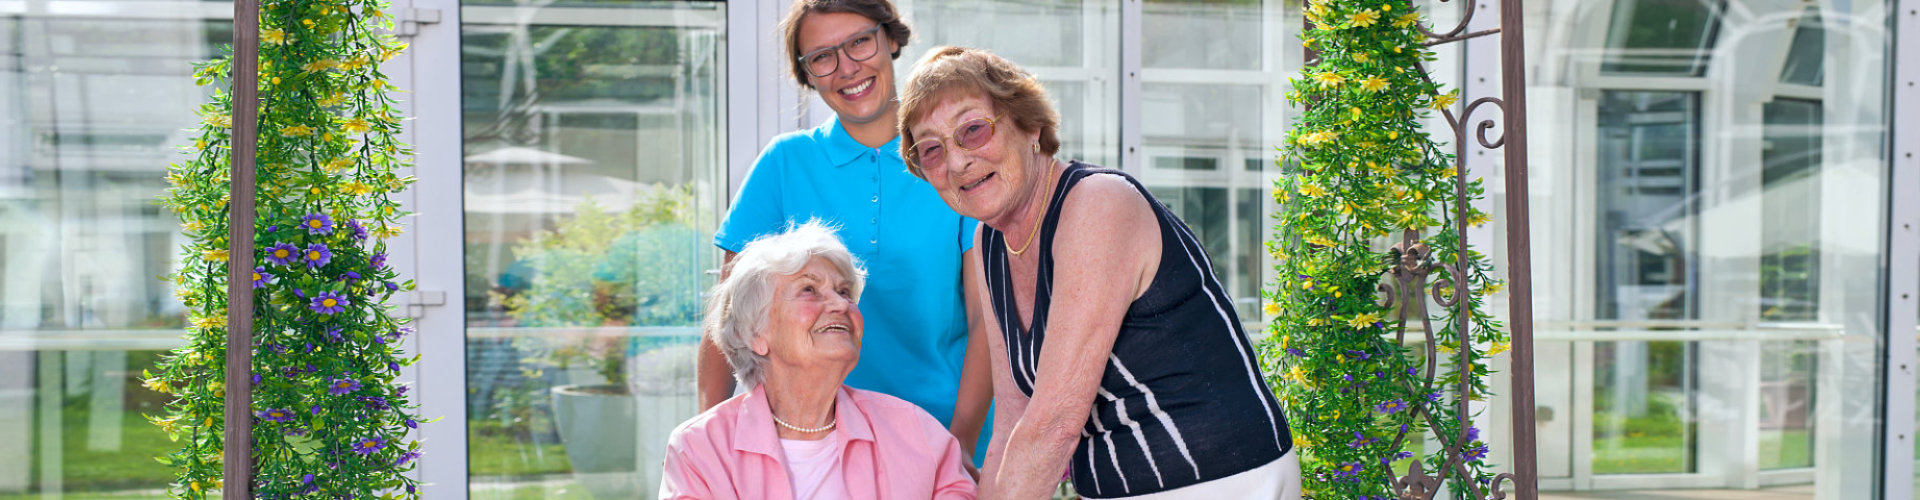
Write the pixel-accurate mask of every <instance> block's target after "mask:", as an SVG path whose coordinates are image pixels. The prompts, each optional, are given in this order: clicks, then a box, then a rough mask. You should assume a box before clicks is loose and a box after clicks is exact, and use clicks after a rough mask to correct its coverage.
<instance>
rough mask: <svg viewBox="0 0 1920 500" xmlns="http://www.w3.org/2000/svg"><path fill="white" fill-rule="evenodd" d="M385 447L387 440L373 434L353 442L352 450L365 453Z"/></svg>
mask: <svg viewBox="0 0 1920 500" xmlns="http://www.w3.org/2000/svg"><path fill="white" fill-rule="evenodd" d="M386 447H387V440H386V439H382V438H380V437H379V436H374V437H370V438H366V439H362V440H359V441H354V442H353V452H354V453H359V454H361V455H365V454H368V453H373V452H376V451H380V449H381V448H386Z"/></svg>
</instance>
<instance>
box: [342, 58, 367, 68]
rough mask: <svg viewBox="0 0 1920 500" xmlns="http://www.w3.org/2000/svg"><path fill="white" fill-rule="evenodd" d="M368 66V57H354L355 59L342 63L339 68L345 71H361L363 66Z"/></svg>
mask: <svg viewBox="0 0 1920 500" xmlns="http://www.w3.org/2000/svg"><path fill="white" fill-rule="evenodd" d="M366 65H367V56H358V57H354V58H353V59H348V60H345V61H341V62H340V64H339V68H340V69H343V70H356V69H360V67H361V66H366Z"/></svg>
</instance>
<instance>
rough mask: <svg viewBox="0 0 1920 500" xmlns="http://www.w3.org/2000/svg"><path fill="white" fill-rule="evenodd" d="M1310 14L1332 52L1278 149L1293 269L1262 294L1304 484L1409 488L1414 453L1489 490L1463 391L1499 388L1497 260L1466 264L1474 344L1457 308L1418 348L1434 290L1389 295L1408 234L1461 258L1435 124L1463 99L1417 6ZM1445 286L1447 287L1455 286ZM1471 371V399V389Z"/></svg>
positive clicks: (1274, 373)
mask: <svg viewBox="0 0 1920 500" xmlns="http://www.w3.org/2000/svg"><path fill="white" fill-rule="evenodd" d="M1306 16H1307V18H1308V20H1310V21H1311V22H1312V24H1313V27H1312V28H1311V29H1310V30H1308V31H1307V32H1306V34H1305V36H1304V37H1303V38H1304V42H1305V46H1307V47H1309V48H1312V49H1314V50H1317V51H1318V52H1319V55H1320V60H1319V62H1318V63H1317V64H1314V65H1311V66H1308V67H1306V68H1305V69H1304V70H1303V71H1302V77H1301V78H1296V79H1294V80H1293V81H1292V92H1290V93H1288V94H1287V98H1288V100H1290V101H1292V102H1293V103H1295V104H1296V105H1299V106H1300V107H1301V108H1302V109H1303V111H1304V113H1303V114H1302V116H1301V118H1300V119H1299V120H1298V122H1296V124H1295V125H1294V128H1293V130H1292V131H1291V132H1289V134H1288V136H1287V139H1286V144H1285V145H1283V146H1282V148H1281V149H1282V156H1281V158H1280V160H1279V164H1280V166H1281V169H1282V172H1283V175H1282V177H1281V178H1280V180H1278V181H1277V182H1276V183H1275V186H1274V191H1273V196H1274V199H1275V201H1276V202H1278V203H1279V204H1280V206H1281V210H1280V212H1279V213H1278V214H1276V215H1275V216H1274V218H1275V219H1276V224H1275V231H1276V233H1275V238H1274V239H1273V241H1271V242H1269V243H1268V251H1269V252H1270V253H1271V254H1272V255H1273V256H1274V258H1275V260H1276V261H1277V262H1278V264H1276V265H1275V269H1276V270H1277V271H1278V276H1279V277H1280V278H1279V280H1278V281H1277V282H1276V283H1275V286H1274V287H1273V288H1271V289H1269V290H1266V291H1264V292H1263V296H1264V298H1265V300H1266V313H1267V314H1268V315H1269V316H1271V317H1273V322H1272V323H1271V324H1270V325H1269V327H1268V338H1267V339H1266V340H1265V341H1263V342H1262V345H1261V351H1262V359H1263V362H1264V364H1265V367H1266V369H1267V373H1268V374H1269V376H1268V382H1269V384H1270V385H1271V386H1272V387H1273V388H1274V390H1275V392H1276V393H1277V394H1278V395H1279V396H1280V397H1281V399H1282V401H1284V402H1285V406H1286V408H1287V413H1288V415H1287V416H1288V418H1289V420H1290V421H1291V422H1293V423H1294V425H1295V427H1294V439H1295V445H1296V447H1297V448H1298V449H1299V450H1301V451H1302V452H1303V455H1302V461H1301V470H1302V474H1303V476H1304V478H1305V481H1304V488H1305V494H1306V496H1307V497H1308V498H1342V499H1368V500H1371V499H1387V498H1398V496H1399V495H1398V493H1396V492H1395V489H1394V486H1393V484H1394V481H1395V480H1396V479H1398V478H1397V477H1396V476H1397V475H1399V474H1396V473H1395V469H1396V468H1400V469H1401V470H1403V471H1404V470H1405V469H1406V468H1407V467H1409V466H1410V465H1411V464H1412V461H1413V460H1418V461H1419V462H1420V464H1419V465H1420V466H1421V467H1422V468H1423V470H1424V471H1426V472H1427V473H1429V474H1432V475H1435V476H1438V475H1440V473H1441V471H1442V470H1446V471H1448V473H1449V475H1448V484H1449V485H1450V487H1451V488H1452V489H1454V490H1455V491H1461V492H1464V491H1466V490H1467V489H1468V488H1469V487H1470V486H1469V483H1472V484H1473V487H1478V488H1484V487H1485V486H1486V485H1487V484H1488V483H1489V482H1490V481H1491V479H1492V477H1493V474H1492V473H1490V472H1488V469H1489V467H1490V465H1489V464H1488V463H1487V462H1486V458H1487V453H1488V451H1489V450H1488V448H1487V444H1486V442H1485V441H1484V440H1483V439H1482V436H1481V432H1480V429H1476V428H1471V427H1469V428H1467V429H1461V428H1460V426H1459V423H1458V422H1459V417H1460V416H1459V415H1458V414H1457V408H1458V404H1459V402H1460V400H1461V398H1466V399H1470V400H1482V399H1484V398H1485V397H1486V394H1487V393H1488V392H1487V387H1486V384H1485V382H1484V376H1485V375H1486V374H1487V373H1488V365H1487V362H1486V360H1487V359H1488V358H1489V357H1490V356H1492V355H1495V354H1499V352H1500V351H1503V350H1505V346H1506V343H1505V337H1504V336H1503V335H1504V334H1503V333H1502V332H1501V331H1500V329H1499V328H1500V325H1499V324H1498V323H1497V322H1496V321H1494V320H1493V319H1492V317H1491V316H1489V315H1488V314H1487V312H1486V308H1485V304H1484V301H1483V300H1484V298H1485V297H1486V296H1488V295H1490V294H1492V293H1494V292H1495V291H1497V288H1498V286H1499V284H1498V282H1496V281H1495V280H1493V279H1491V278H1489V277H1488V270H1489V269H1488V265H1487V264H1486V263H1485V260H1484V258H1483V257H1482V256H1481V255H1480V254H1478V253H1477V252H1471V251H1469V252H1468V254H1467V255H1468V259H1467V262H1468V264H1467V266H1466V269H1467V270H1466V271H1465V272H1464V273H1463V274H1465V275H1466V276H1465V279H1466V280H1467V285H1468V289H1469V290H1470V292H1469V293H1470V294H1471V296H1470V297H1468V305H1470V309H1471V310H1472V311H1473V312H1472V314H1473V316H1472V318H1471V320H1472V321H1471V323H1472V324H1473V332H1472V333H1473V335H1472V339H1474V342H1473V343H1472V344H1470V345H1466V346H1462V345H1461V342H1460V340H1459V339H1460V335H1459V332H1458V327H1457V325H1458V324H1459V317H1458V314H1459V309H1458V308H1457V307H1456V308H1443V310H1444V311H1445V312H1444V313H1437V314H1435V317H1434V318H1433V319H1432V321H1431V324H1432V325H1433V327H1434V328H1435V329H1436V331H1435V332H1434V335H1433V339H1434V343H1435V345H1432V346H1427V345H1424V344H1416V343H1415V341H1416V340H1419V341H1420V342H1424V340H1420V339H1423V338H1424V335H1422V334H1420V333H1418V330H1419V329H1420V328H1421V327H1420V325H1421V324H1422V323H1423V322H1422V321H1421V318H1420V317H1419V316H1420V315H1422V314H1424V312H1423V310H1422V309H1419V308H1418V307H1417V306H1416V305H1414V304H1410V303H1409V302H1415V301H1424V300H1425V296H1426V290H1407V291H1402V292H1397V293H1395V295H1399V296H1400V297H1396V298H1398V299H1399V300H1387V301H1383V300H1382V299H1383V298H1384V297H1383V296H1382V295H1383V294H1382V293H1380V292H1379V290H1381V286H1382V284H1383V283H1382V280H1383V278H1385V276H1384V275H1386V273H1388V272H1389V271H1390V270H1392V269H1393V268H1394V266H1395V264H1396V263H1397V262H1398V260H1399V258H1400V252H1399V251H1396V250H1393V249H1391V248H1390V247H1391V246H1392V245H1393V244H1395V243H1397V242H1398V241H1399V240H1400V238H1401V235H1402V234H1403V232H1404V231H1408V230H1411V231H1416V232H1417V233H1416V234H1419V235H1421V240H1420V242H1421V243H1424V244H1425V245H1426V247H1427V248H1431V249H1433V250H1432V261H1433V262H1435V263H1446V264H1451V263H1454V262H1456V259H1457V258H1458V256H1459V254H1458V253H1457V252H1458V248H1459V245H1458V242H1459V237H1458V233H1457V231H1456V229H1455V228H1456V219H1455V216H1456V214H1455V212H1454V211H1453V207H1454V206H1455V205H1454V203H1455V201H1456V200H1457V197H1456V195H1455V187H1456V186H1455V167H1454V158H1453V155H1451V154H1448V153H1446V152H1445V151H1444V150H1442V149H1441V148H1440V146H1439V145H1437V144H1436V143H1435V142H1434V141H1433V140H1432V138H1431V137H1429V136H1428V134H1427V133H1426V132H1425V131H1424V130H1423V128H1422V121H1423V119H1424V118H1425V117H1426V116H1428V111H1429V110H1433V111H1438V110H1444V109H1448V108H1450V107H1452V106H1453V105H1454V103H1455V102H1456V101H1457V97H1456V94H1454V93H1450V92H1449V93H1441V92H1440V88H1439V87H1438V86H1437V85H1435V84H1434V83H1432V82H1431V81H1429V80H1428V79H1427V78H1425V77H1424V75H1423V73H1422V72H1423V70H1422V67H1421V63H1423V62H1428V61H1432V60H1433V53H1431V52H1429V51H1428V50H1426V47H1425V45H1424V44H1425V42H1426V41H1427V37H1426V36H1425V35H1424V34H1423V33H1422V32H1421V31H1420V29H1419V23H1420V22H1421V16H1420V14H1419V13H1418V12H1416V11H1415V9H1413V8H1412V5H1411V2H1409V1H1407V0H1311V1H1309V2H1308V3H1307V6H1306ZM1481 191H1482V188H1481V184H1480V181H1479V180H1477V179H1476V180H1473V181H1471V182H1470V183H1469V184H1468V186H1467V193H1468V196H1469V199H1470V200H1471V199H1477V198H1478V197H1479V196H1480V194H1481ZM1465 217H1467V219H1468V221H1467V222H1469V223H1470V224H1471V225H1476V226H1477V225H1479V224H1482V223H1485V222H1486V221H1487V220H1488V219H1489V216H1488V214H1486V213H1485V212H1482V211H1479V210H1477V209H1469V212H1468V213H1467V214H1466V215H1465ZM1448 269H1449V268H1447V267H1440V266H1436V267H1434V268H1432V271H1431V272H1432V274H1431V275H1430V276H1429V278H1430V281H1431V282H1442V283H1451V281H1450V280H1453V279H1455V277H1454V276H1452V273H1451V272H1450V271H1449V270H1448ZM1442 288H1444V289H1445V291H1444V292H1442V294H1443V295H1442V296H1443V297H1449V298H1450V297H1451V294H1452V287H1451V286H1450V285H1443V287H1442ZM1407 297H1411V300H1408V299H1407ZM1383 302H1386V303H1388V304H1391V303H1393V302H1399V303H1400V305H1399V306H1398V307H1401V308H1409V309H1407V312H1408V314H1410V315H1411V316H1412V317H1409V318H1407V320H1406V321H1402V320H1401V318H1400V316H1399V314H1400V312H1401V310H1400V309H1395V308H1390V307H1389V305H1383ZM1403 327H1410V330H1412V331H1410V332H1409V334H1408V335H1407V336H1406V337H1405V338H1407V339H1408V340H1407V341H1406V342H1407V343H1406V344H1405V345H1403V344H1402V343H1400V342H1399V341H1397V340H1396V338H1397V336H1396V335H1395V334H1394V332H1395V331H1396V330H1398V329H1400V328H1403ZM1430 348H1431V350H1429V349H1430ZM1428 352H1435V353H1437V355H1436V359H1435V360H1434V361H1435V362H1436V363H1437V366H1438V367H1439V373H1428V372H1427V369H1428V368H1427V367H1428V365H1429V363H1428V360H1427V359H1426V356H1427V353H1428ZM1458 356H1466V357H1467V358H1468V361H1469V364H1470V366H1471V370H1468V371H1467V373H1460V370H1459V369H1458V368H1457V367H1458V363H1459V358H1458ZM1462 376H1464V377H1466V378H1467V382H1468V385H1469V387H1470V390H1468V391H1467V393H1466V394H1461V393H1460V392H1461V391H1459V389H1458V388H1459V383H1460V380H1461V377H1462ZM1429 382H1431V383H1429ZM1434 425H1437V426H1438V427H1439V428H1438V429H1434V428H1433V426H1434ZM1429 431H1437V432H1433V434H1434V435H1435V436H1436V437H1438V439H1439V440H1440V441H1439V442H1440V446H1439V447H1438V448H1440V449H1431V450H1426V451H1427V453H1425V454H1424V455H1423V456H1421V457H1419V458H1417V459H1416V458H1415V453H1414V452H1413V451H1412V450H1413V449H1415V447H1418V446H1420V445H1421V443H1422V440H1423V439H1424V437H1425V435H1426V433H1428V432H1429ZM1462 437H1464V442H1459V441H1461V440H1462V439H1461V438H1462ZM1446 448H1457V449H1458V450H1459V459H1460V460H1461V461H1462V462H1463V463H1462V467H1461V468H1460V469H1456V468H1454V467H1453V466H1451V465H1450V463H1451V462H1449V460H1451V459H1453V458H1454V457H1452V456H1449V455H1446V454H1445V453H1443V450H1444V449H1446ZM1462 469H1464V470H1466V471H1467V475H1468V476H1469V479H1467V480H1466V481H1462V480H1461V477H1460V474H1459V473H1458V472H1457V471H1459V470H1462Z"/></svg>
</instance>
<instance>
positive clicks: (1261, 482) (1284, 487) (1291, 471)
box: [1087, 450, 1300, 500]
mask: <svg viewBox="0 0 1920 500" xmlns="http://www.w3.org/2000/svg"><path fill="white" fill-rule="evenodd" d="M1087 498H1093V497H1087ZM1125 498H1126V499H1127V500H1136V499H1137V500H1220V499H1223V498H1247V499H1255V498H1258V499H1267V498H1272V499H1275V500H1300V455H1299V450H1287V454H1286V455H1284V456H1281V457H1280V458H1279V459H1278V460H1274V461H1272V462H1267V464H1266V465H1262V466H1259V467H1255V468H1253V469H1250V470H1248V471H1246V472H1241V473H1239V474H1234V475H1231V476H1227V477H1223V478H1220V479H1215V480H1212V481H1207V482H1204V483H1200V484H1195V485H1191V486H1185V487H1180V488H1175V489H1171V490H1167V491H1162V492H1159V493H1148V494H1145V495H1136V496H1130V497H1125Z"/></svg>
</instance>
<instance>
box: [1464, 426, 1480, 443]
mask: <svg viewBox="0 0 1920 500" xmlns="http://www.w3.org/2000/svg"><path fill="white" fill-rule="evenodd" d="M1479 440H1480V428H1479V427H1473V426H1467V442H1469V443H1471V442H1474V441H1479Z"/></svg>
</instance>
